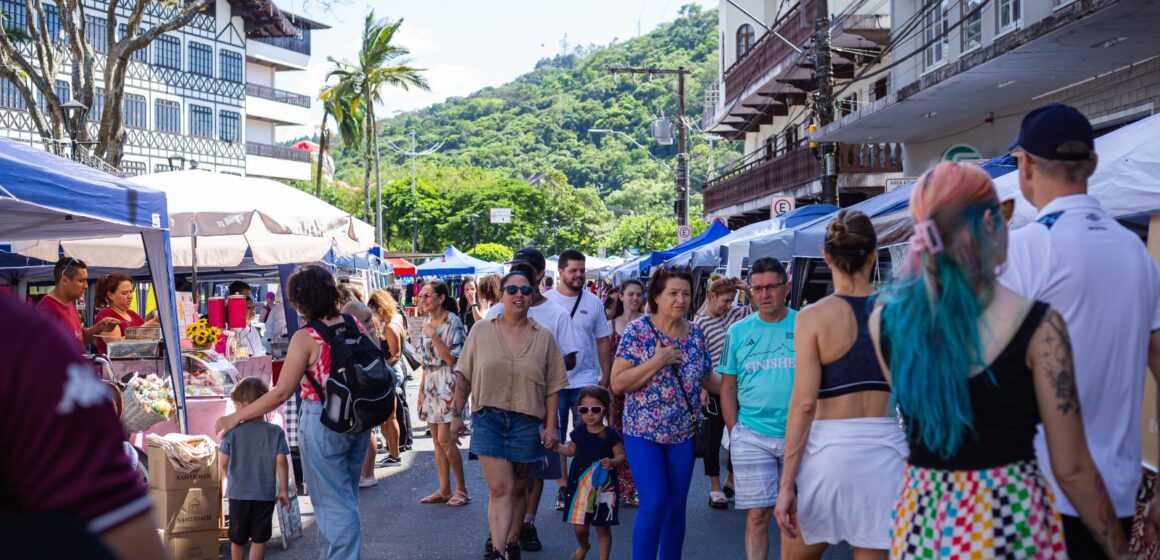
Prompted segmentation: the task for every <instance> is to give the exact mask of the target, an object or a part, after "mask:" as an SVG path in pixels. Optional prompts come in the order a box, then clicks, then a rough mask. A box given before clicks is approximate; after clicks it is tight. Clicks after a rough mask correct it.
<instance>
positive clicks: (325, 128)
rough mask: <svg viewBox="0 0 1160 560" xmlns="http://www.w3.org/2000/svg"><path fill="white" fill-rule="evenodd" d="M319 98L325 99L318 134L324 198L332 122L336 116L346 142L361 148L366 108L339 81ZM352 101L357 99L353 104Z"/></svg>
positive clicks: (317, 190)
mask: <svg viewBox="0 0 1160 560" xmlns="http://www.w3.org/2000/svg"><path fill="white" fill-rule="evenodd" d="M318 98H319V99H321V100H322V128H321V130H320V131H319V133H318V162H317V164H318V165H317V167H316V168H315V170H314V196H317V197H320V198H321V196H322V164H323V161H322V158H323V155H324V154H326V153H327V152H329V151H330V144H331V132H330V126H329V121H330V120H331V118H333V119H334V121H335V122H336V123H337V124H338V137H339V138H340V139H341V140H342V143H343V145H344V146H346V147H347V148H352V149H357V148H358V147H359V146H360V145H361V144H362V137H363V135H362V132H363V111H362V110H361V103H359V102H357V99H358V97H357V96H356V95H354V92H352V91H351V90H350V88H349V87H347V84H342V83H339V84H337V85H334V86H330V87H326V88H323V89H322V92H321V93H320V94H319V95H318ZM352 100H354V101H355V102H354V103H353V104H352ZM352 105H353V107H352ZM364 218H365V216H364Z"/></svg>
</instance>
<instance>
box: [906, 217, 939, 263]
mask: <svg viewBox="0 0 1160 560" xmlns="http://www.w3.org/2000/svg"><path fill="white" fill-rule="evenodd" d="M910 244H911V245H912V249H914V250H918V251H926V252H927V253H928V254H931V255H937V254H939V253H941V252H942V251H943V249H945V248H946V247H945V246H944V245H943V241H942V236H940V235H939V233H938V226H937V225H935V223H934V220H923V221H921V222H918V223H916V224H914V235H911V236H910Z"/></svg>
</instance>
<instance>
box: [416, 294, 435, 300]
mask: <svg viewBox="0 0 1160 560" xmlns="http://www.w3.org/2000/svg"><path fill="white" fill-rule="evenodd" d="M433 297H435V294H419V299H431V298H433Z"/></svg>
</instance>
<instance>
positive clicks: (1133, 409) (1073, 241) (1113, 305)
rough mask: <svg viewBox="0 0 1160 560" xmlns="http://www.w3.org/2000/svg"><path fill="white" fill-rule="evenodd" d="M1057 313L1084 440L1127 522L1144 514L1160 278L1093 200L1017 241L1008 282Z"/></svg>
mask: <svg viewBox="0 0 1160 560" xmlns="http://www.w3.org/2000/svg"><path fill="white" fill-rule="evenodd" d="M999 280H1000V282H1002V283H1003V285H1005V286H1007V287H1008V288H1010V289H1011V290H1013V291H1015V292H1017V293H1019V294H1021V295H1023V296H1024V297H1027V298H1030V299H1035V300H1041V301H1045V302H1047V303H1049V304H1050V305H1051V307H1052V308H1054V309H1055V310H1056V311H1057V312H1059V314H1060V315H1062V316H1063V318H1064V320H1065V321H1066V322H1067V328H1068V333H1069V335H1070V336H1071V343H1072V353H1073V355H1074V360H1075V377H1076V384H1077V386H1078V387H1079V401H1080V409H1081V410H1082V411H1083V424H1084V433H1085V434H1086V435H1087V444H1088V448H1089V449H1090V450H1091V454H1092V458H1093V459H1094V460H1095V464H1096V467H1098V468H1099V471H1100V474H1102V475H1103V478H1104V484H1105V485H1106V486H1107V489H1108V494H1109V496H1110V497H1111V500H1112V504H1113V505H1114V506H1115V508H1116V515H1117V516H1119V517H1130V516H1132V515H1134V514H1135V512H1136V490H1137V488H1139V486H1140V474H1141V452H1140V439H1141V433H1140V430H1141V418H1140V416H1141V414H1140V411H1141V408H1142V406H1143V402H1142V401H1143V397H1144V378H1145V375H1147V368H1148V342H1149V337H1150V336H1151V333H1152V331H1154V330H1160V268H1158V267H1157V265H1156V261H1155V259H1153V258H1152V255H1151V254H1150V253H1149V252H1148V250H1147V248H1146V247H1145V246H1144V244H1143V243H1141V242H1140V238H1139V237H1137V236H1136V234H1134V233H1132V232H1131V231H1129V230H1128V229H1127V228H1125V227H1123V226H1121V225H1120V224H1119V223H1117V222H1116V221H1115V220H1114V219H1112V218H1111V217H1109V216H1108V215H1107V213H1106V212H1104V209H1103V207H1102V206H1101V205H1100V203H1099V201H1097V200H1096V199H1095V198H1092V197H1091V196H1088V195H1074V196H1067V197H1061V198H1057V199H1055V200H1054V201H1052V202H1051V203H1050V204H1048V205H1047V206H1045V207H1044V208H1043V209H1041V210H1040V211H1039V216H1038V221H1036V222H1035V223H1032V224H1028V225H1027V226H1024V227H1023V228H1020V229H1017V230H1015V231H1012V232H1011V235H1010V242H1009V245H1008V250H1007V264H1006V268H1005V270H1004V271H1003V273H1002V275H1001V276H1000V278H999ZM1035 451H1036V454H1037V455H1038V458H1039V463H1040V466H1041V468H1042V469H1043V474H1044V475H1046V476H1047V478H1048V480H1050V481H1051V486H1052V489H1053V490H1054V491H1055V498H1056V500H1057V502H1056V503H1057V505H1058V506H1059V511H1060V513H1062V514H1063V515H1069V516H1076V515H1077V514H1076V510H1075V507H1073V506H1072V504H1071V503H1070V502H1069V501H1068V500H1067V496H1065V495H1064V494H1063V492H1062V491H1061V490H1060V488H1059V484H1057V483H1056V481H1055V476H1054V475H1053V474H1052V472H1051V461H1050V458H1049V456H1048V454H1047V443H1046V440H1045V439H1044V432H1043V426H1042V425H1041V426H1040V427H1039V434H1038V436H1037V437H1036V438H1035Z"/></svg>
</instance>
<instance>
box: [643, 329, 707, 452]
mask: <svg viewBox="0 0 1160 560" xmlns="http://www.w3.org/2000/svg"><path fill="white" fill-rule="evenodd" d="M645 323H647V324H648V328H649V330H651V331H652V334H653V337H654V338H656V339H657V340H659V341H661V342H662V343H663V342H664V340H663V339H662V338H661V334H660V332H659V331H658V330H657V329H656V327H655V326H653V323H652V318H651V317H649V318H646V319H645ZM669 369H670V366H665V367H663V368H661V371H667V370H669ZM673 377H674V378H675V379H674V380H675V381H676V383H677V392H678V393H680V394H681V395H682V396H684V399H683V400H684V401H685V408H686V410H688V411H689V417H690V418H691V419H692V420H693V457H696V458H698V459H704V458H705V456H706V455H708V454H709V446H710V445H711V444H710V443H709V426H708V421H707V420H705V419H704V418H701V415H700V414H697V411H698V410H700V409H699V408H697V407H694V406H693V402H692V401H690V400H689V393H688V392H687V391H685V387H684V385H682V384H681V379H680V377H679V376H677V375H676V374H675V373H674V375H673Z"/></svg>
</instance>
